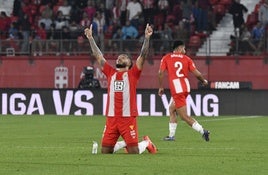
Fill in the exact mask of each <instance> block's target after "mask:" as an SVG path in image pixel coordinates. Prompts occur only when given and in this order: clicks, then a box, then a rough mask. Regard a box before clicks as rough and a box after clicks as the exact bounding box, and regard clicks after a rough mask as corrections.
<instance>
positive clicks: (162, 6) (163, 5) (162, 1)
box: [157, 0, 169, 19]
mask: <svg viewBox="0 0 268 175" xmlns="http://www.w3.org/2000/svg"><path fill="white" fill-rule="evenodd" d="M157 7H158V11H159V12H158V13H160V14H161V15H163V18H164V19H166V17H167V12H168V9H169V3H168V0H159V1H158V3H157Z"/></svg>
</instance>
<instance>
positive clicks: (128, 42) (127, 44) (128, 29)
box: [122, 21, 139, 51]
mask: <svg viewBox="0 0 268 175" xmlns="http://www.w3.org/2000/svg"><path fill="white" fill-rule="evenodd" d="M138 35H139V32H138V30H137V29H136V28H135V27H134V26H132V24H131V23H130V21H126V25H125V26H123V27H122V38H123V39H124V40H125V41H124V49H125V50H126V51H132V50H133V46H134V45H133V43H134V41H133V39H136V38H137V37H138Z"/></svg>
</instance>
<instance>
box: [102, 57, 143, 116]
mask: <svg viewBox="0 0 268 175" xmlns="http://www.w3.org/2000/svg"><path fill="white" fill-rule="evenodd" d="M102 71H103V73H104V74H105V75H106V77H107V80H108V98H107V106H106V116H107V117H115V116H116V117H117V116H119V117H136V116H138V111H137V102H136V88H137V83H138V79H139V77H140V75H141V70H139V69H138V67H137V66H136V64H134V65H133V67H132V68H131V69H130V70H128V71H124V72H119V71H117V70H116V69H115V68H113V67H112V66H110V65H109V64H108V63H107V62H106V63H105V65H104V67H103V70H102Z"/></svg>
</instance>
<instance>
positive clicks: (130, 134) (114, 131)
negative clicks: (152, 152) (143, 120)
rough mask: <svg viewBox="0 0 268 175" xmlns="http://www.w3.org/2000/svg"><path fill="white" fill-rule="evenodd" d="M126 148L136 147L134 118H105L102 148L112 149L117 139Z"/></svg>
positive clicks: (136, 130)
mask: <svg viewBox="0 0 268 175" xmlns="http://www.w3.org/2000/svg"><path fill="white" fill-rule="evenodd" d="M120 136H121V137H122V138H123V139H124V141H125V142H126V144H127V146H138V142H139V139H138V129H137V121H136V117H106V125H105V128H104V131H103V137H102V146H103V147H114V145H115V144H116V142H117V140H118V138H119V137H120Z"/></svg>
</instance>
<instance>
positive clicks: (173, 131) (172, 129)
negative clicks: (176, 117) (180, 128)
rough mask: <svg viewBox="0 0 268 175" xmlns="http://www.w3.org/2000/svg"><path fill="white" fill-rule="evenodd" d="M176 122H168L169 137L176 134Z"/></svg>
mask: <svg viewBox="0 0 268 175" xmlns="http://www.w3.org/2000/svg"><path fill="white" fill-rule="evenodd" d="M176 129H177V123H169V137H174V136H175V134H176Z"/></svg>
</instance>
